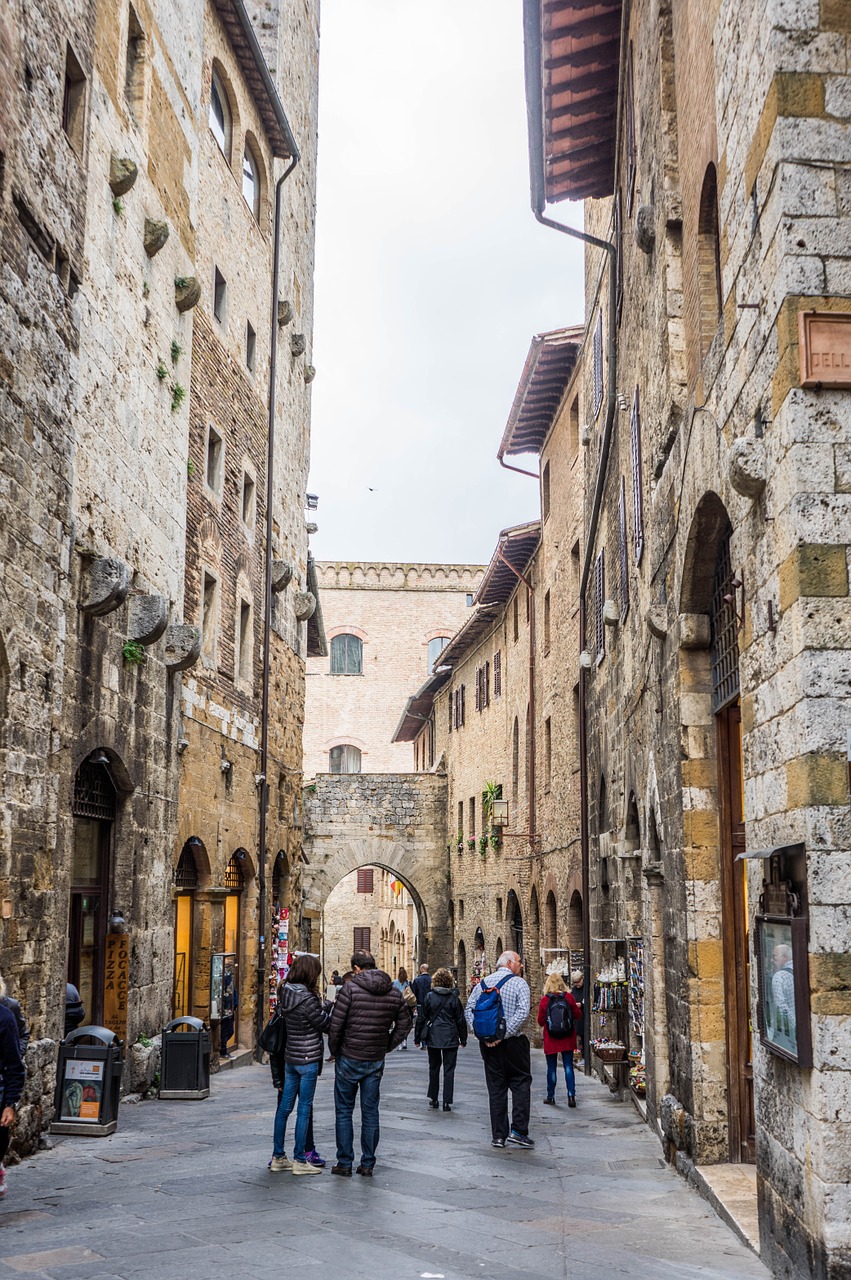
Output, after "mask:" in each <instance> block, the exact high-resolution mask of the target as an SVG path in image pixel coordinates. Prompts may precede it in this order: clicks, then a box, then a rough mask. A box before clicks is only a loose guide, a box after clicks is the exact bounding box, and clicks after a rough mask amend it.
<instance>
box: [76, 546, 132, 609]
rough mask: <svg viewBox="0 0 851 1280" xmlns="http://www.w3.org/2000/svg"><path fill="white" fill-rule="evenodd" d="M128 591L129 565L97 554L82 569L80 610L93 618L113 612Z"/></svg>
mask: <svg viewBox="0 0 851 1280" xmlns="http://www.w3.org/2000/svg"><path fill="white" fill-rule="evenodd" d="M129 593H130V567H129V565H126V564H125V563H124V561H123V560H116V559H113V558H112V557H107V556H99V557H97V558H95V559H92V560H89V561H88V563H87V565H86V567H85V568H84V569H83V582H82V587H81V592H80V610H81V611H82V612H83V613H88V614H90V615H91V616H92V617H93V618H102V617H103V616H104V615H105V614H107V613H114V611H115V610H116V609H118V608H119V607H120V606H121V605H122V604H124V601H125V600H126V599H127V596H128V595H129Z"/></svg>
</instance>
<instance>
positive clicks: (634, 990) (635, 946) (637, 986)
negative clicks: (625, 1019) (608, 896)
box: [626, 938, 647, 1098]
mask: <svg viewBox="0 0 851 1280" xmlns="http://www.w3.org/2000/svg"><path fill="white" fill-rule="evenodd" d="M626 945H627V964H628V967H629V1032H630V1040H631V1048H630V1054H629V1060H630V1063H631V1064H632V1065H631V1067H630V1072H629V1083H630V1087H631V1088H632V1089H633V1090H634V1091H635V1093H637V1094H638V1095H639V1096H640V1097H642V1098H643V1097H644V1094H645V1090H646V1080H647V1072H646V1068H645V1065H644V941H643V939H641V938H627V944H626Z"/></svg>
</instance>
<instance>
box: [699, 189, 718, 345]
mask: <svg viewBox="0 0 851 1280" xmlns="http://www.w3.org/2000/svg"><path fill="white" fill-rule="evenodd" d="M697 279H698V292H699V302H700V310H699V313H698V325H699V330H700V355H701V359H702V358H703V357H704V356H705V355H706V353H707V351H708V350H709V348H710V346H711V344H712V339H713V338H714V337H715V331H716V329H717V328H718V321H719V320H720V319H721V239H720V232H719V225H718V178H717V175H716V172H715V165H714V164H710V165H709V166H708V167H707V170H706V173H705V174H704V178H703V189H702V191H701V193H700V210H699V212H698V218H697Z"/></svg>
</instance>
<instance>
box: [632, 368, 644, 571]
mask: <svg viewBox="0 0 851 1280" xmlns="http://www.w3.org/2000/svg"><path fill="white" fill-rule="evenodd" d="M629 436H630V447H631V450H632V530H633V537H634V539H635V563H636V564H641V556H642V553H643V551H644V489H643V486H642V483H641V406H640V402H639V397H638V387H636V388H635V395H634V396H633V397H632V413H631V415H630V419H629Z"/></svg>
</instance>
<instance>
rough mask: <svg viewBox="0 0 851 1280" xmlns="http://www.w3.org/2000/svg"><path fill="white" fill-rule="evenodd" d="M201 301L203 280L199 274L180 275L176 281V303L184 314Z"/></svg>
mask: <svg viewBox="0 0 851 1280" xmlns="http://www.w3.org/2000/svg"><path fill="white" fill-rule="evenodd" d="M200 301H201V282H200V280H199V279H198V278H197V276H178V277H177V279H176V280H175V282H174V305H175V306H176V307H177V309H178V311H179V312H180V313H181V315H182V314H183V312H184V311H191V310H192V308H193V307H197V305H198V303H199V302H200Z"/></svg>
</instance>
